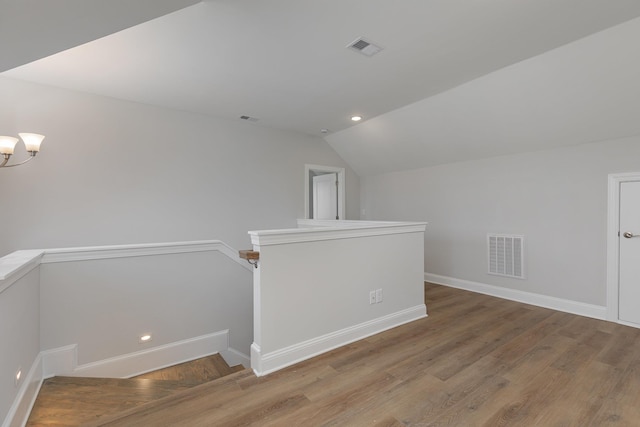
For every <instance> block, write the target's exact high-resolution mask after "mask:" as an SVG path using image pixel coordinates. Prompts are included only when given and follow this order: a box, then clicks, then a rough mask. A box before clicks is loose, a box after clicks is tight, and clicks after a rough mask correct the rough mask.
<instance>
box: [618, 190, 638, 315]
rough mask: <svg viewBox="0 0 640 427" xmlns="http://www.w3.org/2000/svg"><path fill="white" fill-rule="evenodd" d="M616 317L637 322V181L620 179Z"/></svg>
mask: <svg viewBox="0 0 640 427" xmlns="http://www.w3.org/2000/svg"><path fill="white" fill-rule="evenodd" d="M619 268H620V270H619V274H620V275H619V283H618V318H619V319H620V320H622V321H625V322H632V323H637V324H638V325H640V182H636V181H631V182H622V183H620V266H619Z"/></svg>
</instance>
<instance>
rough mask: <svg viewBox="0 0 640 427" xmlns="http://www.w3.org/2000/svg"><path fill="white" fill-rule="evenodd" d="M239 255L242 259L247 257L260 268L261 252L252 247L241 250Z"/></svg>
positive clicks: (250, 262) (248, 260)
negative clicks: (253, 249)
mask: <svg viewBox="0 0 640 427" xmlns="http://www.w3.org/2000/svg"><path fill="white" fill-rule="evenodd" d="M239 256H240V258H242V259H246V260H247V262H248V263H249V264H251V265H253V266H254V267H255V268H258V260H259V259H260V252H258V251H252V250H251V249H243V250H241V251H239Z"/></svg>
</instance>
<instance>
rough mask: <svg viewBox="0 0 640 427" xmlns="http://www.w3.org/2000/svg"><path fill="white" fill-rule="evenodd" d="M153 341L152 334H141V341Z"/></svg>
mask: <svg viewBox="0 0 640 427" xmlns="http://www.w3.org/2000/svg"><path fill="white" fill-rule="evenodd" d="M149 341H151V334H144V335H140V342H141V343H143V342H149Z"/></svg>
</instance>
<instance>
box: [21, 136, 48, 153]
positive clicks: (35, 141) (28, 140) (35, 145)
mask: <svg viewBox="0 0 640 427" xmlns="http://www.w3.org/2000/svg"><path fill="white" fill-rule="evenodd" d="M18 135H20V138H22V140H23V141H24V145H25V146H26V147H27V151H29V152H32V151H33V152H35V153H37V152H38V151H40V144H42V140H43V139H44V135H39V134H37V133H19V134H18Z"/></svg>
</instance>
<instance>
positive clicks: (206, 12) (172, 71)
mask: <svg viewBox="0 0 640 427" xmlns="http://www.w3.org/2000/svg"><path fill="white" fill-rule="evenodd" d="M0 1H4V2H7V1H11V2H15V1H18V0H0ZM22 1H26V0H22ZM29 1H35V0H29ZM67 1H71V0H67ZM80 1H81V0H75V2H76V3H77V2H80ZM82 1H85V0H82ZM92 3H94V4H96V5H95V6H94V8H97V4H98V3H100V2H99V1H97V0H94V1H93V2H92ZM124 3H127V2H126V1H120V2H118V4H114V6H113V7H114V9H113V10H112V11H111V12H112V13H111V14H112V15H114V16H117V13H114V10H120V8H121V9H122V10H121V12H122V14H123V15H125V16H126V15H127V13H126V12H127V5H126V4H124ZM167 3H171V2H170V1H167ZM175 3H176V4H177V3H180V2H175ZM185 3H188V0H183V1H182V2H181V5H182V6H183V5H184V4H185ZM0 4H1V5H2V7H3V8H4V7H5V6H4V3H0ZM2 12H3V16H6V15H5V14H4V12H5V10H3V11H2ZM638 16H640V1H638V0H518V1H513V0H484V1H478V0H395V1H388V0H323V1H318V0H209V1H205V2H202V3H198V4H195V5H193V6H190V7H187V8H185V9H182V10H178V11H177V12H174V13H171V14H169V15H166V16H162V17H160V18H157V19H154V20H152V21H149V22H146V23H143V24H141V25H137V26H135V27H132V28H128V29H125V30H123V31H120V32H117V33H115V34H112V35H109V36H106V37H103V38H100V39H98V40H95V41H92V42H89V43H86V44H84V45H81V46H78V47H74V48H72V49H69V50H66V51H64V52H61V53H58V54H56V55H53V56H49V57H47V58H44V59H41V60H38V61H35V62H32V63H30V64H27V65H24V66H21V67H18V68H15V69H12V70H9V71H6V72H5V73H4V74H3V75H5V76H8V77H11V78H17V79H23V80H27V81H33V82H38V83H43V84H48V85H53V86H59V87H64V88H68V89H73V90H79V91H85V92H90V93H95V94H100V95H105V96H110V97H115V98H121V99H126V100H132V101H137V102H142V103H147V104H153V105H159V106H164V107H168V108H175V109H180V110H186V111H192V112H197V113H202V114H208V115H214V116H219V117H225V118H229V119H233V120H238V118H239V116H241V115H248V116H252V117H255V118H258V119H259V121H258V122H257V123H256V125H262V126H268V127H274V128H279V129H284V130H291V131H297V132H303V133H306V134H310V135H317V136H321V133H320V129H323V128H326V129H329V130H330V133H329V136H328V137H327V140H328V141H329V142H330V143H331V144H332V145H333V146H334V148H336V150H338V152H339V153H340V154H341V155H343V157H345V159H346V160H347V161H348V162H350V163H352V162H353V163H356V164H357V163H358V159H359V158H367V156H369V155H371V156H373V157H371V159H370V162H371V163H370V164H368V165H364V166H362V167H358V166H356V171H359V172H360V173H376V172H385V171H390V170H398V169H402V168H408V167H419V166H421V165H424V164H425V150H424V147H423V146H424V145H425V142H424V141H423V140H422V139H425V138H426V139H429V137H430V136H429V135H425V134H424V133H423V132H424V131H421V132H419V133H417V134H414V135H402V138H400V139H407V141H405V142H404V145H403V146H401V147H397V148H391V149H389V148H388V147H385V148H383V149H380V150H379V151H375V150H376V148H375V147H374V146H371V147H369V148H367V147H366V146H364V145H363V144H362V141H360V139H361V138H362V134H363V133H364V134H370V133H371V132H373V130H375V127H374V126H373V124H374V123H375V121H372V119H374V118H375V117H376V116H381V115H385V117H387V115H386V114H385V113H389V112H392V111H394V110H396V109H398V108H400V107H404V106H406V105H408V104H412V103H414V102H418V101H420V102H428V100H425V98H429V97H433V96H434V95H436V94H441V93H442V92H444V91H446V90H448V89H451V88H454V87H457V86H460V85H463V84H464V83H466V82H469V81H472V80H474V79H477V78H478V77H481V76H484V75H487V74H489V73H491V72H494V71H496V70H500V69H503V68H505V67H507V66H509V65H511V64H516V63H518V62H520V61H523V60H525V59H527V58H531V57H534V56H536V55H539V54H541V53H543V52H547V51H550V50H552V49H554V48H557V47H559V46H562V45H565V44H567V43H570V42H572V41H574V40H577V39H580V38H583V37H585V36H588V35H590V34H593V33H595V32H598V31H601V30H603V29H605V28H609V27H611V26H614V25H616V24H619V23H621V22H625V21H628V20H631V19H633V18H635V17H638ZM112 18H113V17H110V18H109V19H112ZM105 19H106V18H105ZM114 28H115V29H119V28H117V26H115V27H114ZM360 36H364V37H365V38H367V39H369V40H371V41H373V42H375V43H377V44H380V45H381V46H383V47H384V50H383V51H382V52H380V53H379V54H378V55H376V56H374V57H371V58H368V57H365V56H362V55H360V54H358V53H354V52H353V51H351V50H348V49H346V48H345V46H346V45H347V44H349V43H350V42H352V41H354V40H355V39H356V38H357V37H360ZM52 37H53V35H52ZM520 84H526V82H520ZM433 99H436V100H437V99H438V98H437V97H434V98H433ZM476 99H477V98H476ZM421 100H425V101H421ZM503 101H504V102H509V101H510V99H508V97H507V98H505V99H503ZM434 102H436V101H434ZM434 105H435V107H433V108H436V110H437V111H442V110H438V108H437V107H438V104H437V102H436V104H434ZM478 108H480V110H482V108H481V105H480V106H479V107H478ZM436 110H434V111H435V113H437V111H436ZM507 110H509V108H508V106H507ZM434 111H431V110H428V111H425V113H429V114H432V117H433V114H434ZM353 114H360V115H362V116H364V118H365V122H364V123H362V124H359V125H355V126H354V125H353V123H351V122H350V120H349V117H350V116H351V115H353ZM390 114H392V115H393V114H394V113H390ZM436 115H437V114H436ZM380 119H382V116H381V117H380V118H379V120H380ZM418 120H421V119H420V118H418ZM379 124H380V123H378V125H379ZM352 126H353V127H352ZM434 126H435V125H434ZM350 127H351V129H348V130H345V129H347V128H350ZM372 129H373V130H372ZM388 129H392V126H390V127H388ZM343 130H345V131H344V132H339V131H343ZM396 130H399V129H396ZM434 132H437V131H434ZM434 135H435V136H442V135H438V134H437V133H435V134H434ZM387 136H388V135H387ZM489 139H490V137H489ZM489 142H491V141H489ZM421 147H422V148H421ZM505 148H506V147H495V146H490V151H491V153H494V152H505V150H504V149H505ZM528 149H530V148H528ZM371 150H374V151H371ZM398 150H399V152H400V153H401V154H402V156H404V157H402V156H401V157H397V158H395V159H394V158H389V159H388V162H389V165H390V166H389V167H382V166H379V165H378V163H379V162H380V161H383V160H381V158H384V157H385V156H388V155H390V154H394V153H395V152H396V151H398ZM413 150H418V151H413ZM501 150H502V151H501ZM370 151H371V152H370ZM454 151H455V152H452V153H447V154H446V155H444V156H441V157H442V158H441V159H439V162H444V161H456V160H460V159H465V156H464V154H465V152H466V148H465V146H464V144H460V147H457V148H456V150H454ZM506 152H509V149H507V150H506ZM416 154H418V155H416ZM436 154H437V153H436ZM458 154H460V156H458ZM457 156H458V157H457ZM405 157H406V158H405ZM418 158H419V159H421V160H420V161H419V162H418V161H412V159H418ZM394 162H395V163H394ZM396 163H397V164H396Z"/></svg>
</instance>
